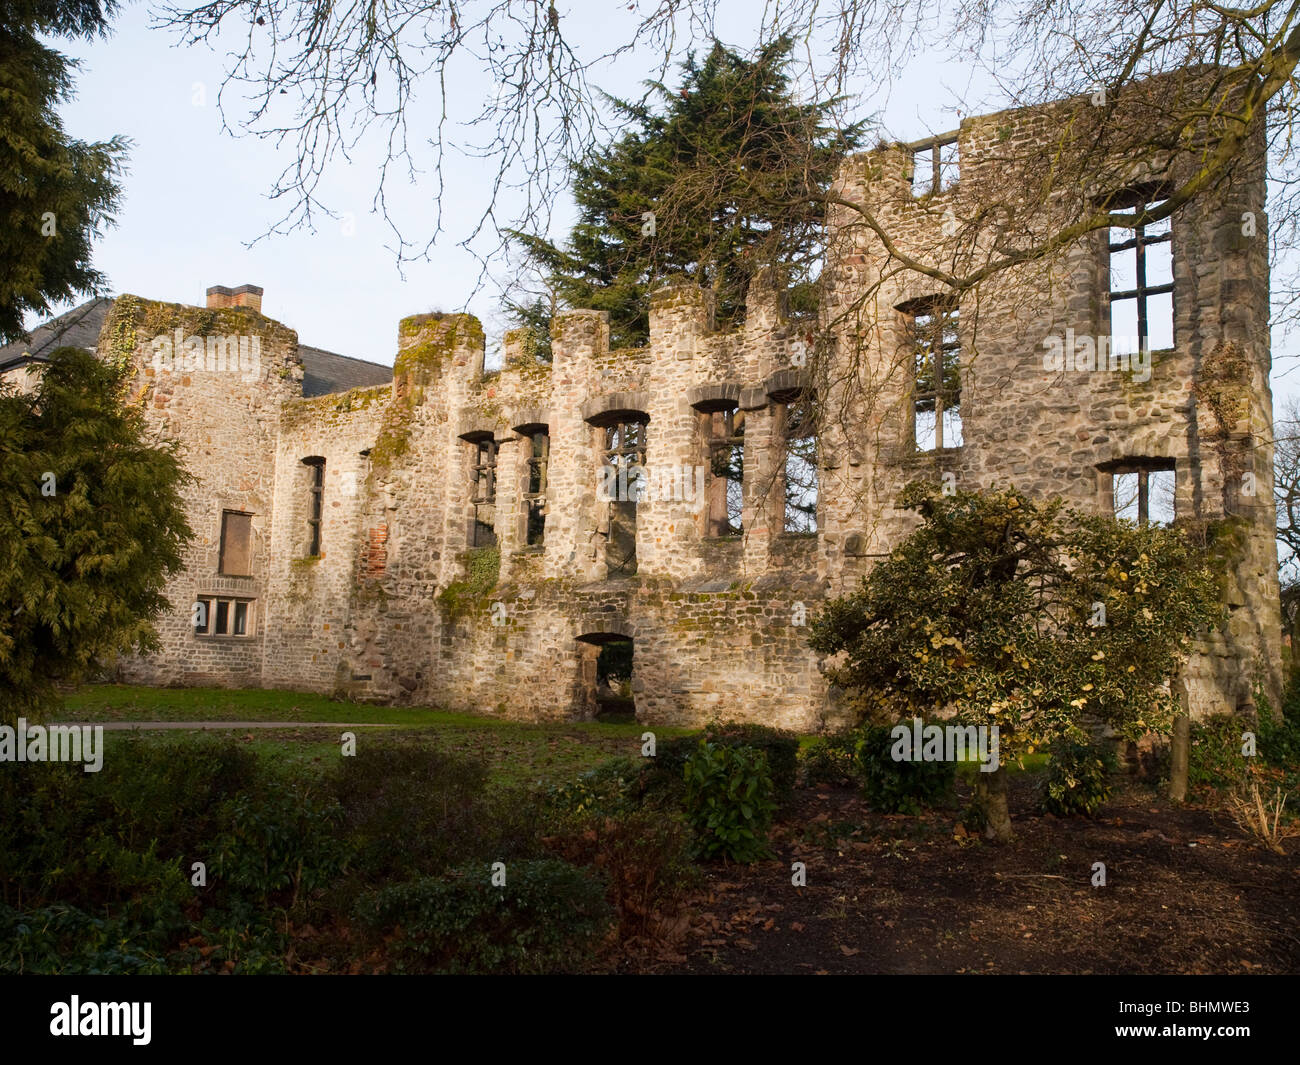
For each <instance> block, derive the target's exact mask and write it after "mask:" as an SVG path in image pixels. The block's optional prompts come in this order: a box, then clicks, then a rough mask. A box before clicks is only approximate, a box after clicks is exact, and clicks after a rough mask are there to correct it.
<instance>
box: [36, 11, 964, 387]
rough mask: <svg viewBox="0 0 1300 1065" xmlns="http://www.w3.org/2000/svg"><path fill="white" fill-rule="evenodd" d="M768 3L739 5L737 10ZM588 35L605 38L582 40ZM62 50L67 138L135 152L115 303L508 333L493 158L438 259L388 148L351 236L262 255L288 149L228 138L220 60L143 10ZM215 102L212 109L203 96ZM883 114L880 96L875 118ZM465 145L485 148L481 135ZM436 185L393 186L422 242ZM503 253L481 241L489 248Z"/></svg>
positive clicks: (112, 276)
mask: <svg viewBox="0 0 1300 1065" xmlns="http://www.w3.org/2000/svg"><path fill="white" fill-rule="evenodd" d="M754 7H755V5H752V4H749V5H745V4H736V5H734V10H736V11H739V12H742V13H743V12H746V11H747V9H753V8H754ZM611 9H613V10H614V12H618V11H621V10H622V8H621V7H620V6H619V5H611V4H609V3H608V2H596V0H575V2H572V3H570V4H569V5H568V12H569V15H568V18H567V19H566V24H571V25H574V26H576V27H578V29H577V31H576V32H577V34H578V40H579V41H580V42H583V43H586V44H589V45H590V44H603V43H604V42H602V41H600V39H599V38H598V37H597V36H595V35H596V34H599V33H600V32H601V30H602V28H604V30H605V31H606V32H609V28H610V26H611V24H612V20H613V21H616V20H617V15H616V14H611ZM562 10H564V9H562ZM724 24H725V25H727V26H729V27H731V28H732V31H733V35H732V36H731V38H730V39H729V40H727V42H726V43H728V44H731V45H733V46H735V47H739V48H748V47H751V46H752V44H753V41H754V37H755V28H754V25H753V22H752V19H751V18H750V17H747V15H746V14H740V15H738V16H737V17H736V18H733V19H731V20H728V21H726V22H725V23H724ZM584 34H590V35H591V36H589V37H587V39H586V41H583V36H582V35H584ZM55 46H56V47H58V48H59V49H60V50H62V51H64V52H65V53H67V54H69V55H74V56H77V57H78V58H79V59H81V61H82V70H81V72H80V74H79V76H78V77H77V91H78V95H77V98H76V100H74V101H73V102H72V103H70V104H69V105H67V106H65V107H64V108H63V110H62V114H63V118H64V122H65V125H66V127H67V129H68V131H69V132H70V133H71V134H72V135H74V136H77V137H80V138H82V139H86V140H95V139H106V138H107V137H109V136H111V135H113V134H123V135H125V136H127V137H130V138H131V140H132V141H133V142H134V145H133V147H132V149H131V153H130V158H129V163H128V166H129V173H128V174H127V176H126V178H125V182H124V186H125V197H124V203H123V208H122V211H121V213H120V215H119V219H118V225H117V227H116V228H115V229H112V230H110V231H109V232H108V233H107V235H106V236H105V237H104V238H103V239H102V240H101V241H100V242H99V243H98V245H97V247H96V250H95V262H96V265H97V266H98V268H99V269H100V270H102V271H103V272H104V273H105V274H106V275H107V277H108V278H109V281H110V284H111V286H112V289H113V292H114V294H120V293H122V292H133V293H136V294H137V295H141V296H146V297H149V298H153V299H162V300H171V301H176V302H184V303H202V302H203V299H204V292H205V290H206V289H207V287H208V286H209V285H227V286H231V287H233V286H236V285H241V284H245V283H248V284H256V285H260V286H262V287H263V288H264V289H265V290H266V292H265V296H264V297H263V304H262V309H263V312H264V313H266V314H267V315H269V316H270V317H272V318H276V319H278V320H280V321H282V322H284V323H285V324H286V325H289V326H290V327H292V328H294V329H296V330H297V331H298V334H299V338H300V339H301V340H302V341H303V342H304V343H310V344H314V345H317V346H319V347H323V348H327V349H330V350H333V351H338V352H340V353H342V354H346V355H354V356H357V357H360V358H366V359H371V360H373V361H376V362H383V363H389V364H391V363H392V360H393V355H394V350H395V344H396V334H397V322H398V320H399V319H400V318H402V317H403V316H405V315H408V314H415V313H419V312H423V311H428V310H432V309H435V308H436V309H442V310H456V309H461V308H463V307H465V306H466V305H467V301H468V309H470V310H472V311H474V312H475V313H477V314H478V315H479V316H480V317H481V318H483V319H484V321H485V324H486V325H487V326H488V331H489V335H490V336H492V335H493V334H494V333H495V334H497V335H499V333H500V331H501V328H502V323H501V322H500V321H499V318H498V315H497V301H496V299H495V298H494V296H493V292H492V291H490V290H489V291H484V292H480V293H479V294H478V295H477V296H475V295H474V293H473V291H472V290H473V281H474V279H475V278H476V277H477V275H478V265H477V263H476V261H475V259H474V258H473V256H472V255H470V254H469V253H468V252H466V251H465V250H463V249H461V248H458V247H457V246H456V244H457V241H459V240H461V239H463V238H464V237H465V236H466V235H467V231H468V224H469V221H470V220H471V219H473V218H476V217H477V213H478V211H479V210H481V209H482V206H483V204H484V202H485V200H484V193H485V187H486V185H487V183H488V182H489V180H490V178H491V176H492V174H493V173H494V166H495V164H493V163H488V162H484V161H480V160H476V159H473V158H460V159H455V160H453V161H452V165H451V166H449V167H447V168H446V170H445V176H446V179H447V191H446V193H445V196H444V214H445V216H446V218H445V225H446V226H447V230H448V231H447V233H446V234H445V236H444V237H443V238H440V242H439V244H440V246H439V247H438V249H437V250H436V251H435V252H434V254H433V256H432V261H430V262H417V263H408V264H405V265H404V266H403V267H402V269H401V270H399V269H398V266H397V264H396V261H395V256H394V255H393V252H392V251H391V250H390V249H391V246H392V239H391V233H390V232H389V231H388V229H387V227H386V225H385V224H384V222H383V219H382V218H381V217H380V216H378V215H376V214H373V213H372V212H371V210H370V208H371V201H372V198H373V196H374V192H375V188H376V174H377V170H378V166H379V162H380V160H381V158H382V156H381V154H380V152H379V148H378V145H368V146H366V148H365V149H363V150H362V151H360V152H358V153H356V154H355V155H354V157H353V160H352V161H351V163H348V162H345V161H343V160H341V159H340V160H338V163H337V165H336V166H335V168H334V169H333V170H332V171H331V172H330V173H329V175H328V176H327V179H326V181H325V182H324V183H323V185H322V198H323V199H324V201H325V202H326V203H327V204H328V206H329V207H330V208H331V209H333V210H334V211H336V212H338V213H340V214H342V213H345V212H347V213H350V214H351V215H352V216H353V219H354V230H353V232H352V233H351V235H347V234H346V233H345V232H344V226H343V225H342V224H341V223H340V222H336V221H332V220H330V219H328V218H322V219H320V221H319V222H318V224H317V229H316V232H315V233H309V232H306V231H298V232H296V233H293V234H291V235H288V236H273V237H270V238H268V239H266V240H263V241H261V242H259V243H258V244H256V245H255V246H254V247H252V248H248V247H245V244H247V243H249V242H251V241H253V240H254V239H255V238H257V237H258V236H259V235H260V234H261V233H262V232H263V231H264V230H265V229H266V228H267V227H268V226H269V225H270V224H271V223H273V222H274V221H276V220H277V219H278V218H279V217H280V214H281V212H282V207H281V205H279V204H276V203H273V202H271V201H270V200H269V199H268V197H267V192H268V190H269V189H270V188H271V186H272V184H273V182H274V180H275V179H276V177H277V176H278V174H279V172H280V169H281V167H282V166H283V161H284V154H285V151H286V150H287V149H278V150H277V148H276V147H275V146H274V145H273V144H271V143H270V142H267V141H261V140H257V139H256V138H253V137H247V136H245V137H241V138H234V137H231V136H230V135H229V134H223V133H222V132H221V121H220V116H219V115H218V113H217V109H216V107H215V97H216V91H217V88H218V85H219V83H220V80H221V74H222V62H221V56H220V55H219V54H217V53H216V52H214V51H212V50H210V49H208V48H205V47H190V48H180V47H177V46H176V45H175V37H174V36H172V35H170V34H169V33H168V32H167V31H164V30H159V29H153V28H150V26H149V18H148V9H147V6H146V5H145V4H143V3H132V4H129V5H128V6H127V7H126V8H125V10H124V11H122V12H121V13H120V15H119V17H118V19H117V21H116V24H115V31H114V33H113V36H112V37H110V38H109V39H108V40H106V41H95V42H92V43H83V42H67V41H60V42H56V44H55ZM700 47H701V48H704V47H707V43H706V42H701V43H700ZM652 62H653V58H652V57H651V56H650V55H649V54H647V55H646V57H645V61H644V63H641V64H638V63H635V62H631V61H629V60H627V59H624V60H622V61H621V62H619V63H618V64H617V66H616V67H615V68H614V69H607V70H605V71H602V72H600V73H599V74H598V75H597V77H596V82H597V84H598V85H599V86H600V88H602V89H605V90H606V91H608V92H611V93H614V94H615V95H625V96H629V95H634V94H635V93H636V92H637V91H638V89H639V86H640V83H641V82H642V81H643V80H644V79H645V78H646V77H648V76H649V75H650V73H651V65H652ZM970 77H971V75H970V74H969V72H968V70H967V68H965V67H962V66H960V65H957V64H952V65H950V66H948V67H946V68H945V73H944V75H943V77H942V79H936V78H935V77H934V76H933V70H932V69H930V70H926V69H917V70H916V71H914V72H909V73H908V74H907V75H906V76H905V77H904V78H903V79H902V81H900V82H899V83H897V84H895V85H894V86H893V87H892V91H891V99H890V101H889V105H888V107H887V109H886V111H885V115H886V117H887V119H888V121H889V125H890V127H891V129H892V130H893V132H895V133H896V134H898V135H899V136H901V137H904V138H906V139H914V138H917V137H922V136H925V135H926V134H927V133H928V132H932V131H941V130H946V129H950V128H954V127H955V126H956V125H957V123H958V121H959V118H958V115H957V112H956V107H957V106H958V105H957V104H956V103H955V100H956V99H957V98H959V97H963V96H966V95H967V93H968V92H969V89H970V85H969V81H970ZM200 86H201V90H200ZM860 91H862V92H864V93H866V92H873V93H877V94H878V93H879V92H880V88H879V87H878V86H876V85H874V84H873V85H870V86H867V85H863V86H861V87H860ZM493 92H495V84H494V83H493V82H491V81H490V80H489V78H488V77H487V76H486V75H485V74H484V73H483V72H481V71H476V70H474V69H473V68H472V67H470V66H468V65H466V66H465V68H464V69H463V70H462V71H461V74H460V77H459V79H458V82H457V85H456V90H455V102H457V103H459V104H460V105H461V106H462V107H463V108H464V109H465V110H464V116H468V115H469V114H471V113H472V112H473V111H475V110H476V109H477V108H478V107H481V106H482V104H483V102H484V101H485V100H486V99H487V98H488V97H489V95H490V94H491V93H493ZM201 98H205V99H204V102H196V101H197V100H199V99H201ZM431 105H432V101H431V100H424V99H422V100H420V101H417V105H416V108H415V109H414V111H413V113H412V116H411V117H412V119H413V121H412V122H411V126H412V131H413V133H415V134H417V135H418V133H419V130H420V129H421V123H422V122H423V123H424V126H423V128H425V129H428V128H431V123H432V120H433V117H432V113H431ZM876 106H878V105H875V104H874V102H873V104H872V109H873V110H874V109H875V107H876ZM227 113H228V117H229V118H230V119H231V121H232V123H233V121H234V119H235V117H237V115H238V114H239V112H238V111H237V110H235V111H231V110H230V109H229V108H228V112H227ZM968 113H969V112H968ZM464 135H465V136H467V137H468V139H470V140H476V139H481V133H479V132H476V131H465V134H464ZM431 160H432V153H431V152H426V153H425V154H424V156H423V161H424V163H425V164H427V163H429V162H431ZM434 188H435V186H434V183H433V180H432V177H431V176H429V175H426V176H425V177H424V179H423V180H421V181H418V182H417V183H415V184H411V183H409V182H402V183H400V184H399V185H394V186H393V187H392V188H391V189H390V206H391V207H392V208H395V210H396V213H397V215H398V217H399V218H400V219H401V222H402V225H403V226H404V228H405V229H407V230H409V232H408V234H407V235H408V237H410V236H411V235H415V236H419V237H421V238H423V237H424V236H425V234H426V233H427V230H428V228H429V227H430V226H431V225H432V217H433V201H432V197H433V195H434ZM394 194H395V195H394ZM508 202H509V201H508ZM566 209H567V204H566ZM505 215H506V217H508V216H509V211H506V212H505ZM568 217H570V216H568V215H567V214H563V215H560V216H557V218H556V220H555V224H554V225H553V227H552V233H553V234H559V233H562V232H563V231H564V230H565V228H566V226H565V222H566V220H567V219H568ZM490 243H491V242H490V241H485V242H483V244H482V245H481V247H482V248H483V249H484V250H486V249H487V248H488V247H489V246H490ZM29 324H32V323H29Z"/></svg>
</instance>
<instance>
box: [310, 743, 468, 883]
mask: <svg viewBox="0 0 1300 1065" xmlns="http://www.w3.org/2000/svg"><path fill="white" fill-rule="evenodd" d="M486 784H487V769H486V767H485V766H484V765H483V764H482V763H481V762H479V761H475V760H473V759H469V758H464V757H461V756H458V755H451V754H448V753H446V752H443V751H439V750H437V749H435V748H432V747H428V746H424V745H420V744H414V743H401V742H396V743H392V742H389V743H384V742H378V743H376V742H372V743H367V744H366V745H365V746H364V747H363V748H361V749H360V750H359V751H358V753H357V754H356V755H355V756H354V757H351V758H341V759H339V764H338V766H337V767H336V768H335V770H334V773H333V775H332V778H331V780H330V791H331V794H332V795H333V796H334V798H335V800H336V801H337V802H338V805H339V807H340V810H341V811H342V827H343V832H344V835H345V837H346V839H347V841H348V846H349V849H350V851H351V853H352V862H351V864H352V866H353V867H354V868H355V869H357V870H358V872H359V873H361V874H362V875H364V876H367V877H382V878H386V879H394V880H397V879H407V878H409V877H412V876H415V875H424V876H434V875H437V874H439V873H443V872H445V871H446V870H447V869H449V868H451V866H452V865H455V864H457V863H459V862H463V861H465V860H467V859H468V858H471V857H477V856H478V855H479V853H480V851H479V850H478V849H476V848H477V847H478V846H482V845H490V844H491V842H492V841H491V839H490V838H489V839H483V836H484V834H485V833H486V832H488V826H489V825H490V824H491V820H492V818H491V811H490V804H489V801H488V799H487V796H486V794H485V788H486ZM395 841H400V846H394V842H395Z"/></svg>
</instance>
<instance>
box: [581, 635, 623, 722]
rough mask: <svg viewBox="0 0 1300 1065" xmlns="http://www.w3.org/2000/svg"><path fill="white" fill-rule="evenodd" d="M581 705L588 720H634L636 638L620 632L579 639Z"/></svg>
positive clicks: (586, 636)
mask: <svg viewBox="0 0 1300 1065" xmlns="http://www.w3.org/2000/svg"><path fill="white" fill-rule="evenodd" d="M578 650H579V655H578V663H579V666H578V668H579V681H578V693H579V696H578V697H579V701H580V702H581V704H582V706H583V709H584V710H585V714H584V716H586V717H589V718H596V719H598V720H603V721H609V720H634V719H635V717H636V702H635V700H634V698H633V696H632V660H633V644H632V637H630V636H627V635H624V634H623V633H618V632H589V633H584V634H583V635H582V636H579V637H578Z"/></svg>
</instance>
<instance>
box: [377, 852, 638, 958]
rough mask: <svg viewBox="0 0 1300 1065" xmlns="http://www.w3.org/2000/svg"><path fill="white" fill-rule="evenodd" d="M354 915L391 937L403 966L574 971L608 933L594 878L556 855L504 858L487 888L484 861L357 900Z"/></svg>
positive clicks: (600, 888) (601, 891) (607, 915)
mask: <svg viewBox="0 0 1300 1065" xmlns="http://www.w3.org/2000/svg"><path fill="white" fill-rule="evenodd" d="M355 913H356V916H357V918H358V920H359V921H360V922H361V923H362V924H363V925H364V926H365V927H367V928H368V929H370V930H371V931H372V932H374V933H376V934H380V935H383V936H385V937H390V938H388V943H387V948H388V951H389V956H390V957H391V959H392V960H393V963H394V966H395V967H396V968H397V969H398V970H399V971H403V972H443V973H550V972H565V971H571V970H574V969H579V968H581V967H582V966H583V965H585V964H586V963H587V962H588V961H589V960H590V958H591V956H592V954H593V953H594V951H595V948H596V947H597V946H598V945H599V943H600V941H601V939H602V937H603V936H604V935H605V933H606V932H607V931H608V930H609V927H610V924H611V919H612V914H611V910H610V906H609V903H608V902H607V901H606V900H605V886H604V884H602V883H601V882H600V881H599V880H598V879H595V878H594V877H592V876H590V875H589V874H587V873H585V872H584V871H582V870H581V869H577V868H575V867H574V866H572V865H569V864H568V863H567V862H562V861H559V860H557V859H543V860H540V861H525V862H518V863H514V864H510V865H508V866H507V869H506V883H505V886H504V887H493V886H492V884H491V881H490V871H489V863H487V862H483V863H480V864H477V865H472V866H464V867H461V868H459V869H457V870H455V871H453V872H452V873H451V874H450V875H449V876H446V877H442V878H432V877H423V878H420V879H418V880H412V881H409V882H407V883H403V884H395V885H392V886H391V887H386V888H383V889H381V890H379V891H377V892H374V893H372V894H369V895H366V896H364V897H362V898H361V899H360V900H359V901H358V903H357V906H356V910H355Z"/></svg>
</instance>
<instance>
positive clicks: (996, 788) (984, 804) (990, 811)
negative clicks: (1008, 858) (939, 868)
mask: <svg viewBox="0 0 1300 1065" xmlns="http://www.w3.org/2000/svg"><path fill="white" fill-rule="evenodd" d="M975 802H976V804H977V805H978V806H979V807H980V809H981V810H983V811H984V818H985V825H984V838H985V839H989V840H992V841H993V842H995V843H1010V842H1011V841H1012V840H1013V839H1014V838H1015V833H1014V832H1013V831H1012V830H1011V814H1010V812H1009V811H1008V810H1007V770H1006V767H1005V766H998V768H997V769H995V770H994V771H993V772H992V773H980V772H976V774H975Z"/></svg>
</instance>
